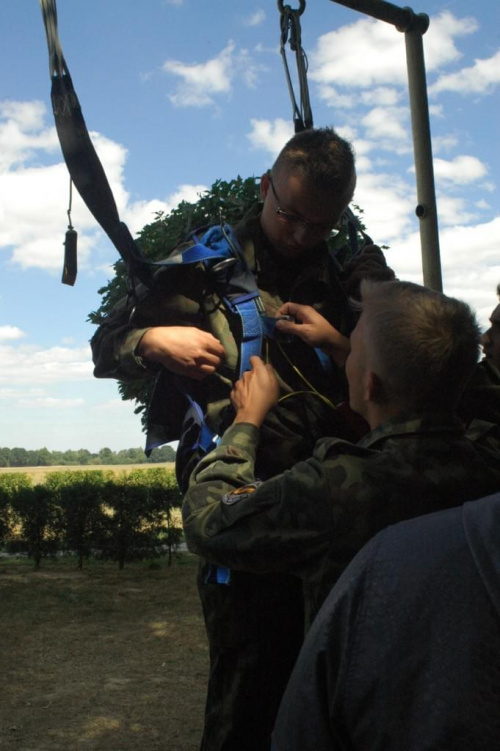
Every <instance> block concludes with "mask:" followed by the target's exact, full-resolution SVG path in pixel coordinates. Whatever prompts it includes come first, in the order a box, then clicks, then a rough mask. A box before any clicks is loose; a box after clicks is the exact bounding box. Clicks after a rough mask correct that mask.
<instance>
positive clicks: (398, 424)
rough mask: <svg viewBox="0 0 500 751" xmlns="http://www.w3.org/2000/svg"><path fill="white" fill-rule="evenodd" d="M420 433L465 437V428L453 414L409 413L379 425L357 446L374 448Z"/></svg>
mask: <svg viewBox="0 0 500 751" xmlns="http://www.w3.org/2000/svg"><path fill="white" fill-rule="evenodd" d="M419 433H425V434H426V435H429V433H434V434H439V433H452V434H455V435H464V434H465V427H464V425H463V423H462V421H461V420H460V419H459V418H458V416H457V415H455V414H454V413H452V412H426V413H424V414H423V415H419V416H417V415H415V414H409V413H407V414H402V415H399V416H398V417H393V418H391V419H390V420H387V422H384V423H383V424H382V425H379V426H378V428H375V430H372V431H370V433H368V434H367V435H365V436H363V438H362V439H361V440H360V441H359V442H358V444H357V445H358V446H362V447H363V448H372V447H374V446H375V445H376V444H378V443H381V442H383V441H385V440H386V439H387V438H395V437H397V436H401V437H404V436H410V435H418V434H419Z"/></svg>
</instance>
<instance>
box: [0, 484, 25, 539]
mask: <svg viewBox="0 0 500 751" xmlns="http://www.w3.org/2000/svg"><path fill="white" fill-rule="evenodd" d="M31 487H32V483H31V478H30V477H29V475H26V474H24V473H21V472H5V473H3V472H2V473H1V474H0V545H2V543H3V542H4V541H8V540H9V539H10V533H11V531H12V530H13V528H14V525H15V519H14V509H13V505H12V502H13V499H14V497H15V495H16V494H17V493H18V492H19V491H20V489H21V488H31Z"/></svg>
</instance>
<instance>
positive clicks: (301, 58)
mask: <svg viewBox="0 0 500 751" xmlns="http://www.w3.org/2000/svg"><path fill="white" fill-rule="evenodd" d="M299 1H300V4H299V7H298V8H297V9H293V8H291V7H290V5H283V0H278V10H279V12H280V15H281V18H280V28H281V45H280V52H281V57H282V59H283V65H284V67H285V75H286V80H287V84H288V91H289V94H290V99H291V101H292V109H293V122H294V125H295V132H296V133H300V132H301V131H302V130H306V129H308V128H312V127H313V116H312V111H311V103H310V100H309V86H308V83H307V68H308V62H307V55H306V53H305V52H304V49H303V47H302V32H301V27H300V16H301V15H302V13H303V12H304V10H305V7H306V0H299ZM289 37H290V49H291V50H292V52H295V57H296V61H297V76H298V81H299V88H300V107H299V105H297V100H296V99H295V93H294V90H293V84H292V79H291V76H290V69H289V67H288V62H287V59H286V50H285V45H286V43H287V41H288V38H289Z"/></svg>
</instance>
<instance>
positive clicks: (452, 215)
mask: <svg viewBox="0 0 500 751" xmlns="http://www.w3.org/2000/svg"><path fill="white" fill-rule="evenodd" d="M436 203H437V212H438V219H439V225H440V227H445V226H456V224H457V220H458V221H460V223H461V224H465V223H469V222H473V221H477V218H478V217H477V214H476V213H473V212H472V211H469V210H468V209H467V200H466V199H464V198H454V197H453V196H447V195H446V194H442V195H440V196H438V198H437V201H436Z"/></svg>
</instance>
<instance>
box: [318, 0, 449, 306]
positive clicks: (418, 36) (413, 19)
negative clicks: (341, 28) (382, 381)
mask: <svg viewBox="0 0 500 751" xmlns="http://www.w3.org/2000/svg"><path fill="white" fill-rule="evenodd" d="M331 1H332V2H334V3H337V4H339V5H345V6H346V7H347V8H351V9H352V10H356V11H358V12H360V13H364V14H366V15H368V16H372V17H373V18H376V19H378V20H379V21H385V22H386V23H390V24H392V25H393V26H395V27H396V29H397V30H398V31H401V32H402V33H404V35H405V45H406V66H407V70H408V92H409V99H410V113H411V126H412V136H413V154H414V160H415V175H416V183H417V202H418V205H417V207H416V209H415V213H416V215H417V217H418V219H419V227H420V246H421V252H422V270H423V277H424V284H425V286H426V287H430V288H431V289H435V290H437V291H439V292H441V291H442V289H443V282H442V276H441V260H440V252H439V229H438V216H437V208H436V190H435V184H434V167H433V162H432V143H431V130H430V124H429V103H428V99H427V81H426V75H425V60H424V45H423V41H422V37H423V35H424V34H425V32H426V31H427V29H428V28H429V17H428V16H427V15H426V14H425V13H419V14H418V15H417V14H415V13H414V11H413V10H412V9H411V8H400V7H399V6H397V5H393V4H392V3H388V2H385V0H331Z"/></svg>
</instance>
